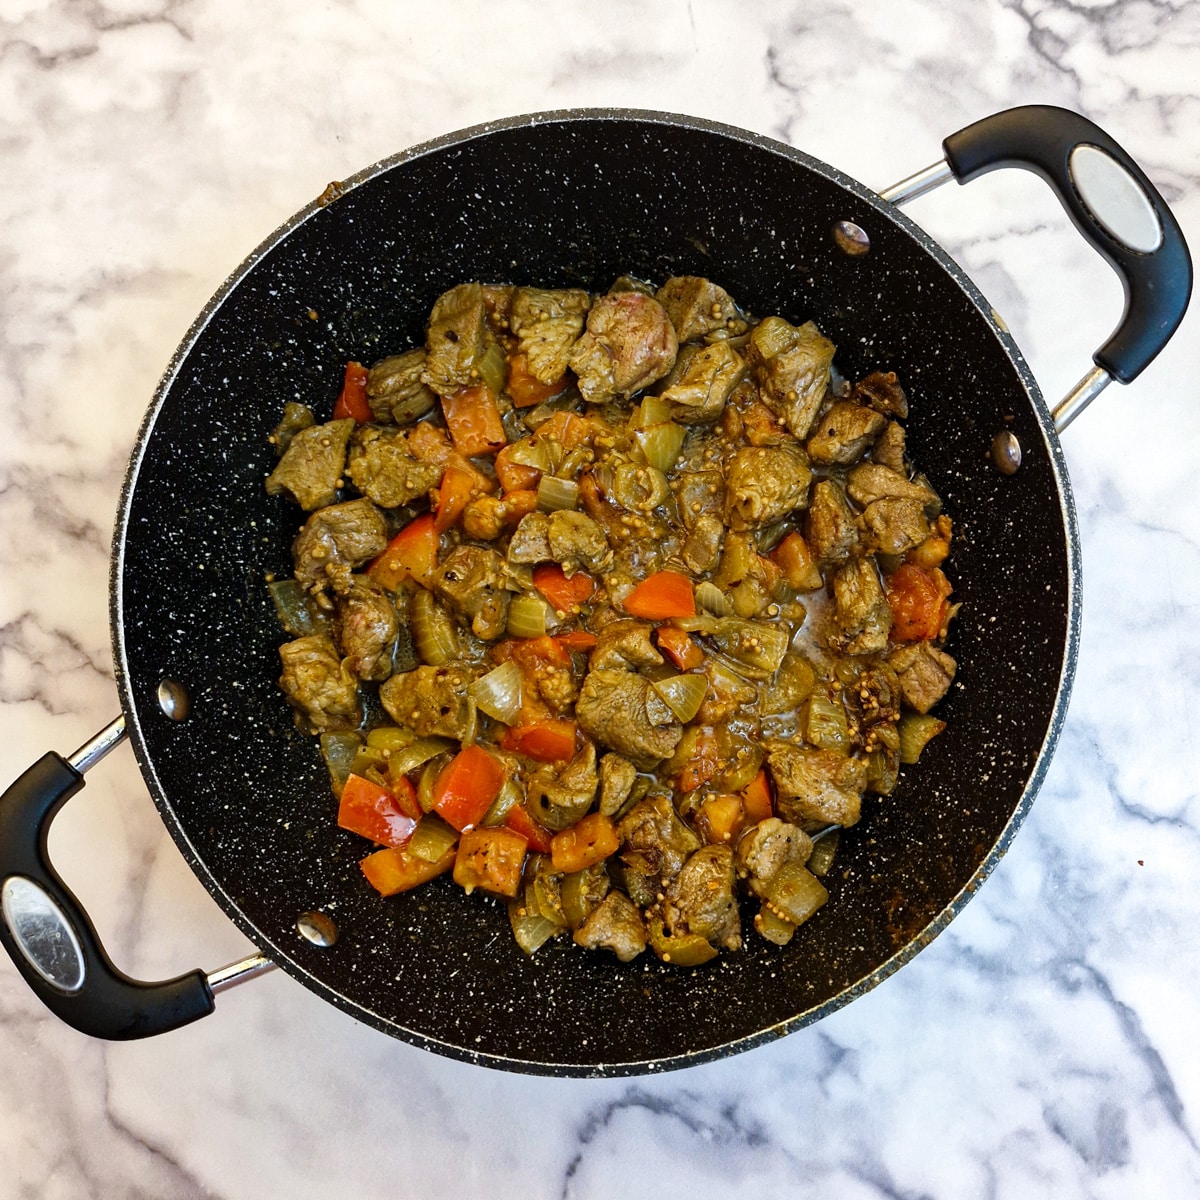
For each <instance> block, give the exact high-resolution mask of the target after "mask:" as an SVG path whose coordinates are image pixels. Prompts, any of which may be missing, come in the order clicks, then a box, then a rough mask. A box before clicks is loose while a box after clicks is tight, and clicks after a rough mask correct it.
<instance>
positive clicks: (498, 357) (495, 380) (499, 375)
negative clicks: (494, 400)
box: [475, 342, 508, 396]
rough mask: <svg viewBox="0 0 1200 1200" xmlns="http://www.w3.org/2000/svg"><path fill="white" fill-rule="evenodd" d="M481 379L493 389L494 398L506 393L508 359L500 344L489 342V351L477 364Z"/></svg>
mask: <svg viewBox="0 0 1200 1200" xmlns="http://www.w3.org/2000/svg"><path fill="white" fill-rule="evenodd" d="M475 365H476V367H477V368H478V370H479V375H480V378H482V380H483V382H484V383H486V384H487V385H488V387H489V388H490V389H491V392H492V395H493V396H498V395H500V393H501V392H502V391H504V388H505V386H506V385H507V383H508V359H507V358H506V357H505V354H504V350H503V348H502V347H501V346H500V343H499V342H489V343H488V347H487V349H486V350H485V351H484V352H483V354H482V355H480V357H479V361H478V362H477V363H476V364H475Z"/></svg>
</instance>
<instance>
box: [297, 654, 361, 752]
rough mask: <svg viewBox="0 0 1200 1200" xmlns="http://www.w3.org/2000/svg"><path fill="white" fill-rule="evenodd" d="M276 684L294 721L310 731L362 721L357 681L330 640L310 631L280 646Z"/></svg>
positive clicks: (350, 726)
mask: <svg viewBox="0 0 1200 1200" xmlns="http://www.w3.org/2000/svg"><path fill="white" fill-rule="evenodd" d="M279 657H280V659H281V660H282V662H283V674H282V675H280V677H279V686H280V687H281V688H283V691H284V694H285V695H286V696H287V698H288V700H289V701H290V702H291V704H292V705H293V707H294V708H295V709H296V715H297V721H298V722H299V723H301V724H302V725H303V726H304V727H306V728H307V729H309V730H310V731H311V732H313V733H326V732H330V731H333V730H338V729H356V728H357V727H358V725H359V724H360V722H361V721H362V706H361V704H360V703H359V698H358V680H357V679H355V677H354V675H353V674H352V672H351V671H350V669H349V667H348V666H347V665H346V664H345V663H344V662H343V661H342V656H341V655H340V654H339V653H338V651H337V647H336V646H335V645H334V644H333V639H332V638H330V637H329V636H328V635H327V634H324V633H314V634H310V635H309V636H308V637H302V638H297V639H296V640H295V641H294V642H285V643H284V644H283V645H282V646H280V647H279Z"/></svg>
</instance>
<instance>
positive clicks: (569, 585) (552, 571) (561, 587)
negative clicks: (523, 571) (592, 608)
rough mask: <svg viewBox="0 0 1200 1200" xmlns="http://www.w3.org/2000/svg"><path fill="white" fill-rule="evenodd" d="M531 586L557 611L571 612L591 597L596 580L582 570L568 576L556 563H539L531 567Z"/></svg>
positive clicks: (575, 610)
mask: <svg viewBox="0 0 1200 1200" xmlns="http://www.w3.org/2000/svg"><path fill="white" fill-rule="evenodd" d="M533 586H534V587H535V588H537V590H538V591H539V592H541V593H542V595H543V596H545V597H546V599H547V600H548V601H549V602H550V603H551V604H552V605H554V608H555V609H556V610H557V611H558V612H561V613H572V612H578V611H579V607H580V605H582V604H586V603H587V601H588V600H589V599H591V596H592V593H593V592H594V591H595V590H596V581H595V580H594V579H593V578H592V577H591V576H590V575H588V574H587V573H586V572H584V571H576V572H575V574H574V575H571V576H568V575H567V574H566V573H565V572H564V571H563V569H562V567H560V566H559V565H558V563H540V564H539V565H538V566H536V567H534V568H533Z"/></svg>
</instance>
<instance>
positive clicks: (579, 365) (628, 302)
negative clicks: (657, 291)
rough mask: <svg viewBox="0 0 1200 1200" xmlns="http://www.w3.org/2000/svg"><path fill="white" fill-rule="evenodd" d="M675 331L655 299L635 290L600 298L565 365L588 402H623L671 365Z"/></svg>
mask: <svg viewBox="0 0 1200 1200" xmlns="http://www.w3.org/2000/svg"><path fill="white" fill-rule="evenodd" d="M678 345H679V344H678V341H677V339H676V337H675V327H674V326H673V325H672V324H671V319H670V317H668V316H667V312H666V309H664V308H663V306H662V305H661V304H659V303H658V301H657V300H653V299H651V297H649V296H643V295H642V294H641V293H640V292H618V293H616V294H611V293H610V294H609V295H607V296H601V297H600V299H599V300H597V301H596V303H595V304H593V305H592V310H591V312H589V313H588V319H587V330H586V332H585V333H584V335H583V336H582V337H581V338H580V339H579V340H578V341H577V342H576V343H575V346H574V348H573V349H572V351H571V357H570V361H569V363H568V365H569V366H570V368H571V369H572V370H573V371H574V372H575V374H576V375H578V376H579V391H580V393H581V394H582V395H583V398H584V399H585V400H587V401H588V402H589V403H591V404H602V403H603V402H604V401H606V400H612V399H616V398H622V399H625V398H628V397H629V396H632V395H633V393H634V392H640V391H641V390H642V388H645V387H649V386H650V384H652V383H653V382H654V381H655V380H657V379H661V378H662V377H663V376H664V375H666V374H667V372H668V371H670V369H671V368H672V367H673V366H674V365H675V354H676V351H677V350H678Z"/></svg>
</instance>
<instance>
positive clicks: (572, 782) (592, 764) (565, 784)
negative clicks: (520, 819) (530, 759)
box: [525, 742, 600, 832]
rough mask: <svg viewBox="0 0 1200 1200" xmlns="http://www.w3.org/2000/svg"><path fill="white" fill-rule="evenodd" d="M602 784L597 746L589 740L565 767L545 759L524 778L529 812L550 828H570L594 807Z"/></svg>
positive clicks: (556, 829) (557, 829)
mask: <svg viewBox="0 0 1200 1200" xmlns="http://www.w3.org/2000/svg"><path fill="white" fill-rule="evenodd" d="M599 786H600V776H599V775H598V774H597V773H596V747H595V746H594V745H593V744H592V743H591V742H587V743H586V744H585V745H584V747H583V749H582V750H580V751H579V753H578V754H576V755H575V757H574V758H573V759H571V761H570V762H569V763H567V765H566V766H565V767H564V766H562V765H561V764H556V763H546V764H545V765H543V766H539V767H538V768H537V769H535V770H534V771H532V772H531V773H530V775H529V776H528V778H527V779H526V781H525V794H526V796H527V799H528V806H529V812H530V814H531V815H532V816H533V818H534V819H535V820H536V821H538V822H540V823H541V824H542V825H544V826H545V827H546V828H547V829H552V830H554V831H555V832H558V831H559V830H562V829H567V828H569V827H570V826H571V825H574V824H575V822H576V821H578V820H579V818H580V817H582V816H583V815H584V813H586V812H587V810H588V809H589V808H591V807H592V801H593V800H595V799H596V789H597V788H598V787H599Z"/></svg>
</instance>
